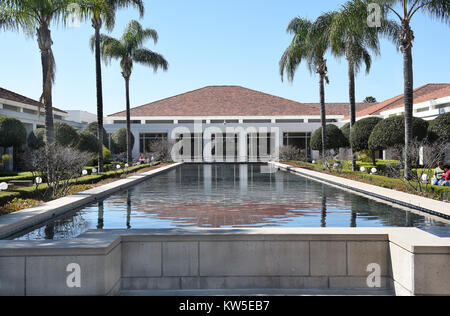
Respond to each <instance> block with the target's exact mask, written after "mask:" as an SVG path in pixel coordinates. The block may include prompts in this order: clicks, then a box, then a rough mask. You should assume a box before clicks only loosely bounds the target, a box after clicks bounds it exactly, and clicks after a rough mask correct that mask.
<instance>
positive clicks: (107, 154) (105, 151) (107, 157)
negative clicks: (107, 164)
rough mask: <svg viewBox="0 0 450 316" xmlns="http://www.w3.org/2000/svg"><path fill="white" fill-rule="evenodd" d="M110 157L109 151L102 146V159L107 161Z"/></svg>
mask: <svg viewBox="0 0 450 316" xmlns="http://www.w3.org/2000/svg"><path fill="white" fill-rule="evenodd" d="M110 159H111V151H110V150H109V149H108V148H106V146H103V160H104V161H108V160H110Z"/></svg>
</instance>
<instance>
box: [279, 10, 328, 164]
mask: <svg viewBox="0 0 450 316" xmlns="http://www.w3.org/2000/svg"><path fill="white" fill-rule="evenodd" d="M334 15H335V13H325V14H323V15H321V16H320V17H318V18H317V20H316V21H315V22H314V23H313V22H311V21H309V20H308V19H303V18H300V17H297V18H294V19H293V20H292V21H291V22H290V23H289V25H288V27H287V33H288V34H292V35H293V39H292V41H291V44H290V45H289V47H288V48H287V49H286V50H285V52H284V53H283V55H282V56H281V59H280V62H279V66H280V75H281V80H283V79H284V73H285V72H286V76H287V79H288V81H289V82H293V81H294V76H295V72H296V70H297V68H298V66H299V65H300V64H301V62H302V61H305V62H306V64H307V66H308V70H309V72H310V73H311V74H312V73H317V74H318V75H319V77H320V79H319V92H320V117H321V122H322V156H324V155H325V150H326V147H325V144H326V137H327V135H326V109H325V83H327V84H328V83H329V79H328V68H327V60H326V59H325V53H326V52H327V50H328V49H329V47H330V43H329V35H330V27H331V25H332V21H333V16H334Z"/></svg>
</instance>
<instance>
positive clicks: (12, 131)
mask: <svg viewBox="0 0 450 316" xmlns="http://www.w3.org/2000/svg"><path fill="white" fill-rule="evenodd" d="M26 142H27V130H26V129H25V126H24V125H23V123H22V122H21V121H19V120H18V119H15V118H12V117H7V116H0V147H6V148H7V147H19V146H22V145H24V144H25V143H26Z"/></svg>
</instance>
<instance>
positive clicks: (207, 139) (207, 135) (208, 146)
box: [203, 130, 212, 162]
mask: <svg viewBox="0 0 450 316" xmlns="http://www.w3.org/2000/svg"><path fill="white" fill-rule="evenodd" d="M203 161H204V162H212V141H211V132H210V131H209V130H205V132H204V133H203Z"/></svg>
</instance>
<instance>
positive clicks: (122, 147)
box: [111, 128, 135, 154]
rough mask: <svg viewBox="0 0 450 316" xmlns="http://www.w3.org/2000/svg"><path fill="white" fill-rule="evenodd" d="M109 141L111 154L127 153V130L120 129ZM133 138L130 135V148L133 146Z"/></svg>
mask: <svg viewBox="0 0 450 316" xmlns="http://www.w3.org/2000/svg"><path fill="white" fill-rule="evenodd" d="M111 139H112V141H113V145H112V147H113V148H112V152H113V153H115V154H120V153H125V152H127V129H126V128H121V129H118V130H117V131H115V132H114V133H112V135H111ZM134 141H135V139H134V136H133V134H131V148H133V146H134Z"/></svg>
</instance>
